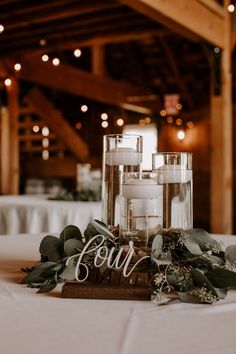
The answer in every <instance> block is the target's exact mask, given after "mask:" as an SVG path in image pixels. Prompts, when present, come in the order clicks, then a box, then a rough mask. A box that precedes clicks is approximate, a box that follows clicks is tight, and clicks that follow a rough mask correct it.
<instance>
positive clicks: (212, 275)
mask: <svg viewBox="0 0 236 354" xmlns="http://www.w3.org/2000/svg"><path fill="white" fill-rule="evenodd" d="M206 277H207V279H209V281H210V282H211V283H212V285H213V286H214V287H216V288H235V287H236V273H234V272H232V271H231V270H227V269H213V270H210V271H209V272H207V273H206Z"/></svg>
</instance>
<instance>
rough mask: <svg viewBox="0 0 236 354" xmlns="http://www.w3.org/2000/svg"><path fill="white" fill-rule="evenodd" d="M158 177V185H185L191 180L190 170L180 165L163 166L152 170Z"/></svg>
mask: <svg viewBox="0 0 236 354" xmlns="http://www.w3.org/2000/svg"><path fill="white" fill-rule="evenodd" d="M154 171H155V172H156V173H157V176H158V183H160V184H163V183H187V182H189V181H191V180H192V170H187V169H185V168H183V167H182V166H180V165H163V166H161V167H159V168H158V169H156V170H154Z"/></svg>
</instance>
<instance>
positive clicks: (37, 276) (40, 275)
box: [21, 262, 62, 284]
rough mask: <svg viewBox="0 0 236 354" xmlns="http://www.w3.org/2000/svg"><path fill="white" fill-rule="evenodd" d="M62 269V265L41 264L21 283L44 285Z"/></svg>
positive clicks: (52, 263)
mask: <svg viewBox="0 0 236 354" xmlns="http://www.w3.org/2000/svg"><path fill="white" fill-rule="evenodd" d="M61 268H62V265H61V264H58V263H55V262H44V263H41V264H40V265H39V266H38V267H37V268H34V269H33V270H32V272H31V273H29V274H27V275H26V277H24V278H23V279H22V281H21V283H22V284H27V283H42V282H43V281H45V280H46V279H47V278H48V277H50V276H51V275H53V274H54V273H55V272H57V271H59V270H60V269H61Z"/></svg>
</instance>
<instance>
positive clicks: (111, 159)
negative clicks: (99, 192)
mask: <svg viewBox="0 0 236 354" xmlns="http://www.w3.org/2000/svg"><path fill="white" fill-rule="evenodd" d="M104 161H105V163H104V165H103V180H104V184H103V198H102V202H103V207H102V210H103V216H102V219H103V221H104V222H105V223H106V224H107V225H109V226H116V225H118V224H119V222H120V204H119V199H120V191H121V178H122V174H123V173H126V172H140V168H141V167H140V164H141V161H142V153H140V152H136V151H134V150H133V149H131V148H119V149H116V150H114V151H109V152H106V153H105V156H104Z"/></svg>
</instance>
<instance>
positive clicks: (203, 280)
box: [190, 269, 236, 298]
mask: <svg viewBox="0 0 236 354" xmlns="http://www.w3.org/2000/svg"><path fill="white" fill-rule="evenodd" d="M190 274H191V275H192V277H193V283H194V284H195V285H196V286H197V287H198V288H205V289H206V291H207V292H210V293H211V294H212V295H213V296H215V297H216V298H218V294H217V292H216V290H215V288H214V285H213V284H211V281H210V279H209V278H208V277H206V276H205V275H204V274H203V273H202V272H201V271H200V270H198V269H190ZM235 275H236V274H235Z"/></svg>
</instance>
